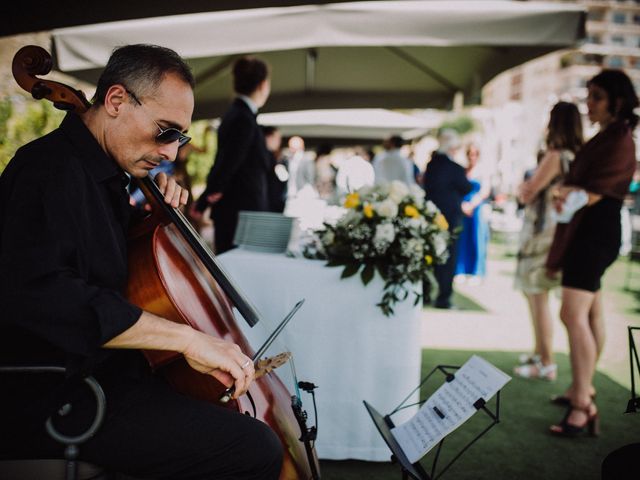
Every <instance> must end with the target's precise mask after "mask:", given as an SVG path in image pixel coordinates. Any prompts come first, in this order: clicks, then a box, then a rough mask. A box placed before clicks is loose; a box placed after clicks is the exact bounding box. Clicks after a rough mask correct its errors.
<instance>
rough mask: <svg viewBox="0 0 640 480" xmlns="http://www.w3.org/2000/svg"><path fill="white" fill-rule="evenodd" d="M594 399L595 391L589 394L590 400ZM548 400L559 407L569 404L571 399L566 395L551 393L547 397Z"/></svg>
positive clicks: (568, 405)
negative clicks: (549, 396)
mask: <svg viewBox="0 0 640 480" xmlns="http://www.w3.org/2000/svg"><path fill="white" fill-rule="evenodd" d="M595 399H596V394H595V393H593V394H591V400H592V401H593V400H595ZM549 401H550V402H551V403H553V404H554V405H560V406H561V407H570V406H571V399H570V398H569V397H567V396H566V395H551V398H550V399H549Z"/></svg>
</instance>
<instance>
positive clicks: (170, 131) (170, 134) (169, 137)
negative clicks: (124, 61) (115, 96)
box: [125, 89, 191, 148]
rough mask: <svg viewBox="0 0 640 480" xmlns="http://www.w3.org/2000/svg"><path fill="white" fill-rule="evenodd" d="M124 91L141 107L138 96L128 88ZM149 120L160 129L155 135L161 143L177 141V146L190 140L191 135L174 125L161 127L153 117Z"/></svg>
mask: <svg viewBox="0 0 640 480" xmlns="http://www.w3.org/2000/svg"><path fill="white" fill-rule="evenodd" d="M125 91H126V92H127V93H128V94H129V95H130V96H131V98H133V99H134V100H135V102H136V103H137V104H138V105H140V106H141V107H142V106H143V105H142V102H141V101H140V100H138V97H136V96H135V94H134V93H133V92H130V91H129V90H127V89H125ZM147 116H148V117H149V118H151V116H150V115H149V114H148V113H147ZM151 121H152V122H153V123H155V124H156V127H158V130H160V133H158V135H156V142H157V143H160V144H163V145H168V144H170V143H173V142H176V141H177V142H178V148H180V147H182V146H184V145H186V144H187V143H189V142H190V141H191V137H189V136H187V135H185V134H184V133H182V132H181V131H180V130H178V129H177V128H174V127H169V128H162V127H161V126H160V125H158V122H156V121H155V120H154V119H153V118H151Z"/></svg>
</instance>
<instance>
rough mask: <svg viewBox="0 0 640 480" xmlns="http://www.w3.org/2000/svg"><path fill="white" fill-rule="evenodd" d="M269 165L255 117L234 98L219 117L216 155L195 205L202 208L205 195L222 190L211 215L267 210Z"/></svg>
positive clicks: (267, 153)
mask: <svg viewBox="0 0 640 480" xmlns="http://www.w3.org/2000/svg"><path fill="white" fill-rule="evenodd" d="M269 169H270V160H269V152H268V150H267V147H266V145H265V141H264V136H263V134H262V130H261V129H260V127H259V126H258V123H257V122H256V117H255V115H254V114H253V112H252V111H251V109H250V108H249V106H248V105H247V104H246V103H245V101H244V100H242V99H240V98H236V99H235V100H234V102H233V103H232V104H231V107H230V108H229V110H227V112H226V113H225V115H224V117H223V118H222V123H221V124H220V128H219V129H218V149H217V152H216V158H215V161H214V164H213V167H212V168H211V171H210V172H209V176H208V177H207V187H206V189H205V191H204V193H203V194H202V196H201V197H200V199H199V200H198V202H197V204H196V208H197V209H199V210H201V211H202V210H204V209H205V208H206V207H207V201H206V197H207V195H209V194H211V193H215V192H222V194H223V197H222V199H221V200H220V201H219V202H217V203H216V204H214V205H213V207H212V209H211V214H212V217H214V216H215V213H216V211H222V210H225V211H235V212H238V211H240V210H258V211H266V210H268V209H269V197H268V181H267V176H268V172H269Z"/></svg>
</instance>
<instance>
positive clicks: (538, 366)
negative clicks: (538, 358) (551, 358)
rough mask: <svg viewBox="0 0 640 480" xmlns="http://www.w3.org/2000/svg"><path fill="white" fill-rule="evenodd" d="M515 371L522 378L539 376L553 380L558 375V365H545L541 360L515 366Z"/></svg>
mask: <svg viewBox="0 0 640 480" xmlns="http://www.w3.org/2000/svg"><path fill="white" fill-rule="evenodd" d="M513 373H514V374H515V375H516V376H518V377H520V378H539V379H541V380H547V381H549V382H553V381H555V379H556V377H557V376H558V366H557V365H556V364H555V363H552V364H550V365H543V364H542V363H541V362H536V363H532V364H528V365H518V366H517V367H514V368H513Z"/></svg>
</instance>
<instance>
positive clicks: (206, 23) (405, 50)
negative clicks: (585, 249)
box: [53, 0, 585, 119]
mask: <svg viewBox="0 0 640 480" xmlns="http://www.w3.org/2000/svg"><path fill="white" fill-rule="evenodd" d="M584 16H585V12H584V9H583V8H582V7H579V6H576V5H569V4H566V3H539V2H515V1H499V0H491V1H485V0H475V1H469V0H447V1H439V0H426V1H417V0H416V1H377V2H354V3H336V4H322V5H317V4H314V5H303V6H289V7H275V8H256V9H245V10H234V11H224V12H206V13H197V14H187V15H174V16H165V17H157V18H147V19H139V20H128V21H120V22H111V23H103V24H96V25H86V26H80V27H71V28H63V29H59V30H54V31H53V42H54V45H53V46H54V56H55V59H56V61H57V67H58V68H59V69H60V70H62V71H64V72H66V73H69V74H71V75H74V76H76V77H78V78H81V79H84V80H88V81H92V82H95V80H96V78H97V76H98V74H99V72H100V70H101V68H102V67H103V66H104V64H105V63H106V61H107V59H108V57H109V55H110V53H111V51H112V49H113V48H114V47H115V46H118V45H123V44H129V43H156V44H160V45H165V46H168V47H171V48H173V49H175V50H176V51H177V52H178V53H180V54H181V55H182V56H183V57H185V58H187V59H188V60H189V62H190V64H191V65H192V67H193V70H194V73H195V76H196V80H197V88H196V109H195V112H194V118H196V119H197V118H214V117H217V116H219V115H220V114H221V113H222V112H223V111H224V109H225V108H226V106H227V104H228V102H229V100H230V98H231V96H232V92H231V78H230V67H231V65H232V63H233V61H234V60H235V58H237V56H238V55H242V54H247V53H253V54H257V55H258V56H260V57H261V58H263V59H265V60H266V61H267V62H269V64H270V65H271V67H272V72H273V74H272V96H271V98H270V100H269V102H268V103H267V105H266V106H265V108H264V109H263V110H264V111H287V110H298V109H313V108H360V107H383V108H427V107H446V106H449V105H450V104H451V101H452V98H453V96H454V95H455V93H456V92H458V91H459V92H462V93H463V94H464V96H465V99H467V100H469V101H474V100H477V99H478V97H479V92H480V88H481V87H482V85H484V84H485V83H486V82H487V81H489V80H490V79H491V78H493V77H494V76H495V75H497V74H498V73H500V72H502V71H504V70H506V69H508V68H511V67H513V66H515V65H518V64H521V63H523V62H525V61H527V60H530V59H532V58H535V57H537V56H540V55H542V54H545V53H548V52H551V51H554V50H557V49H559V48H563V47H567V46H571V45H574V44H575V42H576V41H578V40H579V39H581V38H582V37H583V35H584Z"/></svg>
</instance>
